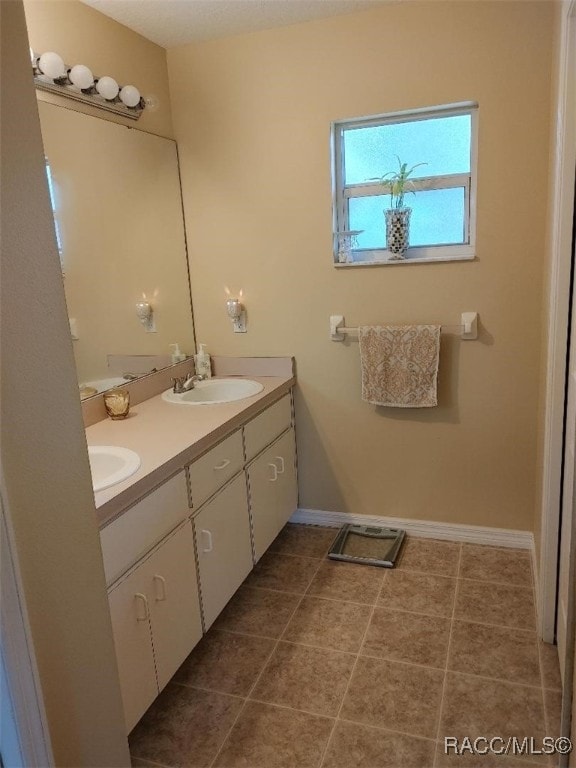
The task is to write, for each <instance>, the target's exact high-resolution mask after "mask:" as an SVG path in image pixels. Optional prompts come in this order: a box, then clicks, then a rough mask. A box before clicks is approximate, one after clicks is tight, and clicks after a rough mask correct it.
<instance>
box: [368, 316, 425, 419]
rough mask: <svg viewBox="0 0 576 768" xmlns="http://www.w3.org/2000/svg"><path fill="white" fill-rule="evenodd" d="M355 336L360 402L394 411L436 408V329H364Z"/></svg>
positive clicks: (379, 327) (408, 326)
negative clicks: (359, 367) (358, 346)
mask: <svg viewBox="0 0 576 768" xmlns="http://www.w3.org/2000/svg"><path fill="white" fill-rule="evenodd" d="M358 335H359V339H360V361H361V368H362V399H363V400H365V401H366V402H368V403H372V404H373V405H387V406H391V407H394V408H430V407H432V406H434V405H437V404H438V395H437V381H438V360H439V356H440V326H439V325H397V326H385V327H381V326H370V325H368V326H363V327H361V328H359V329H358Z"/></svg>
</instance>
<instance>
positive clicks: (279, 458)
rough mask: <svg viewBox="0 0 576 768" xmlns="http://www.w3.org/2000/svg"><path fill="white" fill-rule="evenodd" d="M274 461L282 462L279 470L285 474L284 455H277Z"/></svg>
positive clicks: (280, 473)
mask: <svg viewBox="0 0 576 768" xmlns="http://www.w3.org/2000/svg"><path fill="white" fill-rule="evenodd" d="M274 461H279V462H280V469H279V470H278V474H279V475H283V474H284V458H283V457H282V456H275V457H274Z"/></svg>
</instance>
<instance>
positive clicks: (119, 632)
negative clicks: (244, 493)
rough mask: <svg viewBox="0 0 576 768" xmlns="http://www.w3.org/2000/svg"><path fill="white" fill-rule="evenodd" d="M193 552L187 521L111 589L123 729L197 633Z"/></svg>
mask: <svg viewBox="0 0 576 768" xmlns="http://www.w3.org/2000/svg"><path fill="white" fill-rule="evenodd" d="M193 551H194V544H193V536H192V526H191V523H190V521H187V522H186V523H184V524H183V525H182V526H181V527H179V528H178V529H177V530H176V531H175V532H174V533H173V534H171V535H170V536H168V537H167V538H166V539H165V540H164V541H163V542H162V543H161V544H160V545H158V546H157V547H156V548H155V549H154V550H152V552H151V553H150V554H149V555H148V556H147V557H145V558H143V559H142V560H141V561H140V562H139V563H138V564H137V565H136V566H135V568H134V569H133V570H132V571H130V572H128V574H127V575H126V576H125V577H124V578H123V579H121V580H120V581H119V582H117V583H116V585H115V586H114V587H113V588H112V589H111V590H110V593H109V596H108V599H109V603H110V614H111V617H112V629H113V634H114V643H115V646H116V657H117V660H118V672H119V677H120V688H121V691H122V700H123V703H124V715H125V719H126V728H127V730H128V731H130V730H131V729H132V728H133V727H134V726H135V725H136V723H137V722H138V720H139V719H140V718H141V717H142V715H143V714H144V712H145V711H146V709H147V708H148V707H149V706H150V704H151V703H152V702H153V701H154V699H155V698H156V696H157V695H158V693H159V692H160V691H161V690H162V689H163V688H164V686H165V685H166V683H167V682H168V681H169V680H170V678H171V677H172V675H173V674H174V673H175V672H176V670H177V669H178V667H179V666H180V664H181V663H182V662H183V661H184V659H185V658H186V656H187V655H188V654H189V653H190V651H191V650H192V648H193V647H194V646H195V645H196V643H197V642H198V641H199V640H200V638H201V637H202V622H201V619H200V606H199V601H198V583H197V578H196V565H195V562H194V557H193Z"/></svg>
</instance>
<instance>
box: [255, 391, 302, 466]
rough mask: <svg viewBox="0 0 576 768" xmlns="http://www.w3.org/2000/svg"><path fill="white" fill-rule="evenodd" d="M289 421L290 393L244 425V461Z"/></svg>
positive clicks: (265, 444) (262, 446)
mask: <svg viewBox="0 0 576 768" xmlns="http://www.w3.org/2000/svg"><path fill="white" fill-rule="evenodd" d="M291 423H292V404H291V401H290V395H285V396H284V397H283V398H282V399H281V400H278V402H277V403H274V405H271V406H270V408H267V409H266V410H265V411H264V412H263V413H260V414H259V415H258V416H256V418H254V419H252V421H249V422H248V424H246V426H245V427H244V447H245V449H246V461H250V460H251V459H253V458H254V456H256V455H257V454H258V453H260V451H261V450H263V449H264V448H266V446H267V445H270V443H271V442H272V441H273V440H274V439H275V438H276V437H278V435H280V434H281V433H282V432H284V430H285V429H287V428H288V427H289V426H290V424H291Z"/></svg>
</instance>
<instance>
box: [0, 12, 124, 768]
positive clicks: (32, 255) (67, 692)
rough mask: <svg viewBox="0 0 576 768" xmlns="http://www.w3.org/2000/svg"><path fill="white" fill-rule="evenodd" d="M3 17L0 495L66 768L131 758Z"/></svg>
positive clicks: (48, 248)
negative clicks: (11, 532)
mask: <svg viewBox="0 0 576 768" xmlns="http://www.w3.org/2000/svg"><path fill="white" fill-rule="evenodd" d="M0 13H1V19H2V25H1V26H2V42H1V51H2V104H1V106H2V109H1V115H2V158H1V164H2V293H1V306H2V317H1V345H2V378H1V389H0V396H1V419H0V423H1V464H2V475H3V477H2V489H1V492H2V506H3V508H4V511H5V512H6V516H7V519H8V522H9V525H10V527H11V528H12V530H13V533H14V539H15V543H16V552H17V558H18V562H19V567H20V573H21V577H22V585H23V590H24V595H23V597H24V600H25V604H26V607H27V611H28V619H29V622H30V628H31V634H32V638H31V639H32V643H33V647H34V650H35V654H36V662H37V665H38V671H39V675H40V685H41V696H42V698H43V702H44V705H45V709H46V716H47V722H48V727H49V732H50V737H51V740H52V746H53V750H54V757H55V764H56V765H58V766H70V767H72V766H74V767H75V768H78V766H95V768H96V767H97V768H102V766H110V767H112V766H122V765H125V766H127V765H129V762H130V761H129V755H128V744H127V741H126V737H125V731H124V718H123V714H122V702H121V698H120V688H119V683H118V675H117V668H116V658H115V653H114V645H113V639H112V629H111V625H110V614H109V611H108V600H107V596H106V585H105V579H104V569H103V565H102V554H101V550H100V542H99V536H98V528H97V524H96V513H95V509H94V497H93V493H92V484H91V479H90V469H89V465H88V455H87V451H86V440H85V435H84V429H83V424H82V415H81V412H80V403H79V400H78V391H77V386H76V377H75V374H74V359H73V355H72V344H71V341H70V338H69V334H68V318H67V316H66V306H65V302H64V290H63V287H62V276H61V273H60V264H59V261H58V254H57V252H56V248H55V245H54V238H53V234H52V220H51V210H50V202H49V198H48V189H47V185H46V177H45V172H44V158H43V151H42V140H41V136H40V125H39V122H38V115H37V110H36V97H35V93H34V87H33V84H32V81H31V78H30V74H29V71H28V69H27V64H28V54H27V41H26V30H25V23H24V12H23V8H22V3H21V2H17V1H16V0H12V2H3V3H0Z"/></svg>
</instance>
